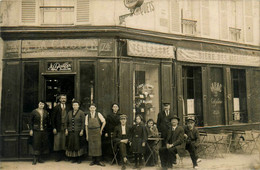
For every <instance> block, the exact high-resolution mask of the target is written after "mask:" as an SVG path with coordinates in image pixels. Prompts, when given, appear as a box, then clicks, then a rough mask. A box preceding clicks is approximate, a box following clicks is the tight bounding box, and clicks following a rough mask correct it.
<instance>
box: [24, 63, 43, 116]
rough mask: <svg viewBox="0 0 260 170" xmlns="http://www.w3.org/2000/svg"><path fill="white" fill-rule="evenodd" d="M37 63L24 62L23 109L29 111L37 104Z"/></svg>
mask: <svg viewBox="0 0 260 170" xmlns="http://www.w3.org/2000/svg"><path fill="white" fill-rule="evenodd" d="M38 83H39V63H25V64H24V86H23V111H24V112H31V111H32V110H33V109H35V108H36V107H37V104H38Z"/></svg>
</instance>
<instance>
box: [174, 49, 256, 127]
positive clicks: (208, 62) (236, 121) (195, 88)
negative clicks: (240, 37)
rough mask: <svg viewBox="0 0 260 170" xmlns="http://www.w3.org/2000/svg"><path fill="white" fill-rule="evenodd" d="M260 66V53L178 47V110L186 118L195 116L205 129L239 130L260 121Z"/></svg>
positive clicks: (198, 124)
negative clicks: (259, 54) (259, 106)
mask: <svg viewBox="0 0 260 170" xmlns="http://www.w3.org/2000/svg"><path fill="white" fill-rule="evenodd" d="M230 49H232V48H230ZM259 66H260V58H259V56H254V55H249V53H247V54H243V53H242V52H240V53H239V52H238V53H237V54H236V53H227V52H216V50H212V51H207V50H203V49H202V50H201V49H200V50H198V49H191V48H190V49H188V48H183V47H179V48H177V70H178V71H177V75H176V76H177V83H178V85H177V95H178V113H183V114H182V116H183V117H182V119H183V121H185V119H187V118H189V117H192V118H195V119H196V120H197V126H199V127H204V128H205V129H206V128H207V127H210V128H212V127H222V129H229V128H237V129H239V128H242V127H243V128H244V125H249V124H252V125H253V124H254V123H257V122H259V116H260V114H259V113H260V110H259V108H258V106H256V105H255V104H256V103H255V102H257V101H258V102H259V101H260V100H259V99H260V95H259V90H256V88H259V80H260V77H259V73H260V72H259V71H260V69H259ZM236 126H237V127H236ZM255 127H257V128H259V124H256V126H255Z"/></svg>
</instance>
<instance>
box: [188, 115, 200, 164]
mask: <svg viewBox="0 0 260 170" xmlns="http://www.w3.org/2000/svg"><path fill="white" fill-rule="evenodd" d="M194 124H195V120H193V119H188V120H187V126H185V128H184V133H185V134H184V138H185V141H186V150H187V151H189V153H190V157H191V160H192V164H193V168H195V169H197V168H198V164H197V160H198V155H197V148H198V145H199V141H200V137H199V131H198V129H197V128H195V127H194Z"/></svg>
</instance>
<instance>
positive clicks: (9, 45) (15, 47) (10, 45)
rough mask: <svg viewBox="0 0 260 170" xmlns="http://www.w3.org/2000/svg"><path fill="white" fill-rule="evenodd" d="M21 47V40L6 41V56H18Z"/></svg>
mask: <svg viewBox="0 0 260 170" xmlns="http://www.w3.org/2000/svg"><path fill="white" fill-rule="evenodd" d="M19 49H20V41H18V40H10V41H5V42H4V51H5V55H4V58H18V57H19V52H20V51H19Z"/></svg>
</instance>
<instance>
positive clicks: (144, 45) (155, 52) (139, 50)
mask: <svg viewBox="0 0 260 170" xmlns="http://www.w3.org/2000/svg"><path fill="white" fill-rule="evenodd" d="M127 55H129V56H137V57H151V58H171V59H174V58H175V57H174V47H173V46H171V45H163V44H157V43H150V42H142V41H135V40H127Z"/></svg>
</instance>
